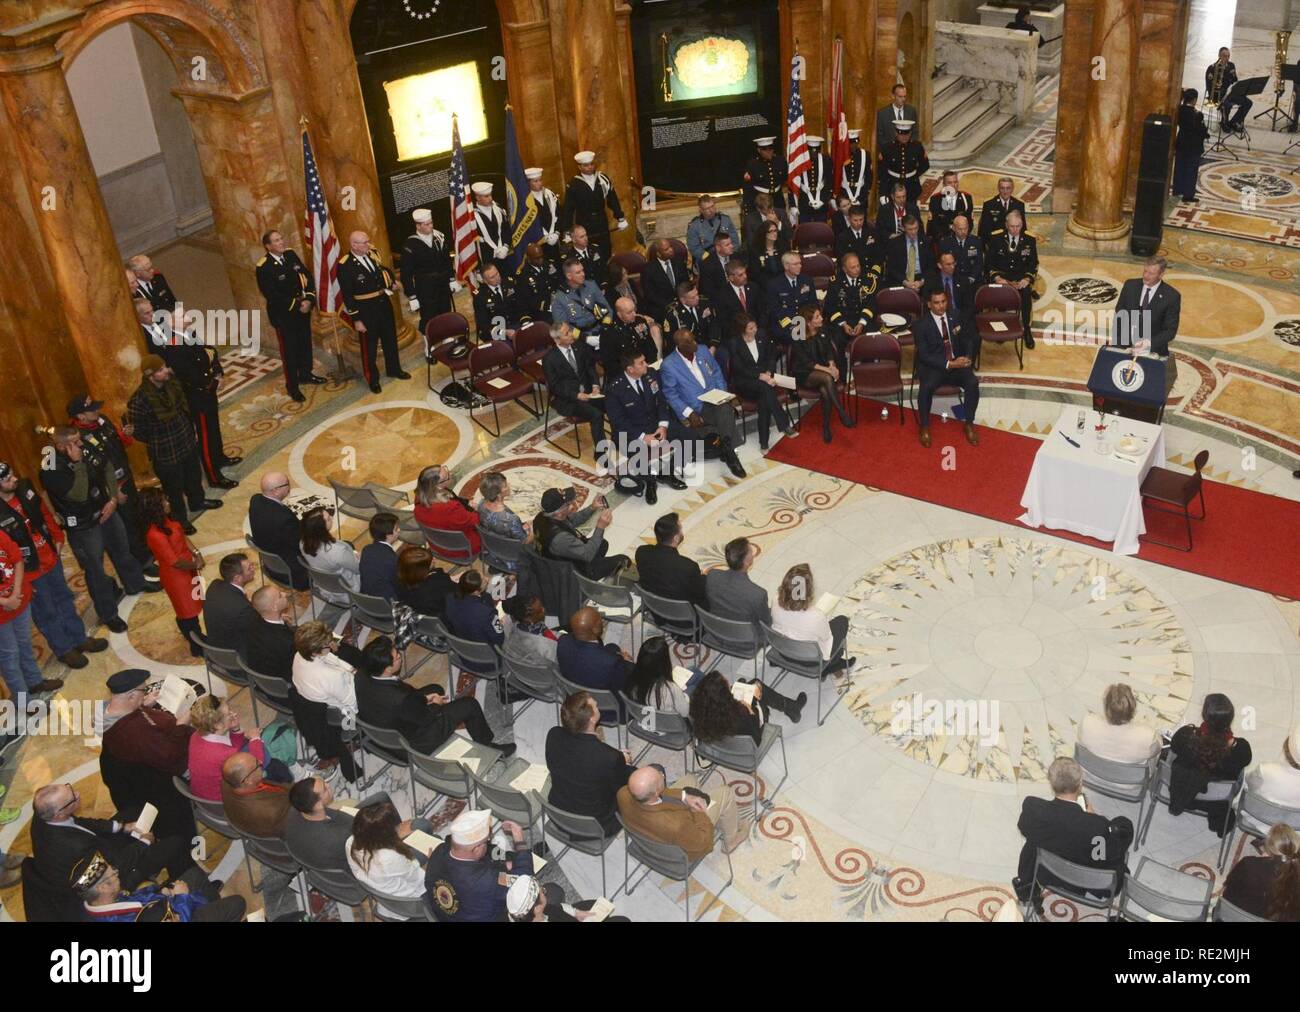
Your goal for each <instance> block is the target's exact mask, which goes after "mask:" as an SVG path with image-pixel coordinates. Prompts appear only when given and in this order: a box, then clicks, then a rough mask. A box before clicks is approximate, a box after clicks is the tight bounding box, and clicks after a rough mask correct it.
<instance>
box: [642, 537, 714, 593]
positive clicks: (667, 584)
mask: <svg viewBox="0 0 1300 1012" xmlns="http://www.w3.org/2000/svg"><path fill="white" fill-rule="evenodd" d="M636 568H637V572H638V573H639V574H640V577H639V580H638V582H639V583H640V585H641V586H642V587H644V588H645V589H646V590H648V591H650V593H652V594H657V595H659V596H660V597H667V598H671V599H672V600H674V601H690V602H691V604H698V605H699V606H700V607H701V608H707V607H708V606H709V599H708V597H707V596H706V595H705V591H704V576H703V574H702V573H701V572H700V565H699V563H698V562H696V561H695V560H694V559H688V558H686V556H684V555H682V554H681V553H680V552H679V551H677V549H676V548H673V547H671V546H669V545H642V546H641V547H640V548H638V549H637V550H636Z"/></svg>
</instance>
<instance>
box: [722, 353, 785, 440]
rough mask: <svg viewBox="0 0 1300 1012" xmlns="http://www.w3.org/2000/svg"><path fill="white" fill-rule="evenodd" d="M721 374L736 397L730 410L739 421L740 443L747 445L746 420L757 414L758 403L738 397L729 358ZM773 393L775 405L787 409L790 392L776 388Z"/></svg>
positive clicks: (747, 427) (747, 425) (747, 430)
mask: <svg viewBox="0 0 1300 1012" xmlns="http://www.w3.org/2000/svg"><path fill="white" fill-rule="evenodd" d="M722 372H723V375H724V376H726V379H727V389H728V390H730V391H731V392H732V393H733V394H735V395H736V399H735V400H734V401H732V402H731V404H732V410H733V411H735V413H736V416H737V417H738V418H739V419H740V441H741V442H742V443H747V442H749V424H748V418H749V416H750V415H757V414H758V401H753V400H749V399H748V398H746V397H742V396H741V395H740V392H739V391H738V390H737V389H736V388H735V387H733V386H732V385H731V357H730V356H728V357H727V358H726V359H724V362H723V366H722ZM775 393H776V403H777V404H780V405H781V406H782V407H787V406H788V405H789V403H790V391H789V390H786V389H785V388H783V387H777V388H776V389H775ZM787 410H788V407H787Z"/></svg>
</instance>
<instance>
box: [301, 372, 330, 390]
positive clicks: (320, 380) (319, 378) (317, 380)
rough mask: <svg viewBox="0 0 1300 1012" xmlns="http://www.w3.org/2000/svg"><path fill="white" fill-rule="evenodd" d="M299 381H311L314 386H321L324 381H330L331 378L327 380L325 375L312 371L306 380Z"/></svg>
mask: <svg viewBox="0 0 1300 1012" xmlns="http://www.w3.org/2000/svg"><path fill="white" fill-rule="evenodd" d="M299 382H301V383H310V384H311V385H312V386H314V387H315V386H320V385H321V384H322V383H328V382H329V380H327V379H326V378H325V377H324V376H317V375H316V374H315V373H312V374H311V375H310V376H308V377H307V378H306V379H305V380H300V381H299Z"/></svg>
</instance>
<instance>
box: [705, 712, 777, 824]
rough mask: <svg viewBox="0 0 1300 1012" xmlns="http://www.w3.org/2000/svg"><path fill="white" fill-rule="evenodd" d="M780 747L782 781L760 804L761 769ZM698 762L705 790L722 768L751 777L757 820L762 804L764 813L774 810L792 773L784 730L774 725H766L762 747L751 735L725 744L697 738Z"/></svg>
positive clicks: (737, 735) (744, 735)
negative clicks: (706, 785) (780, 793)
mask: <svg viewBox="0 0 1300 1012" xmlns="http://www.w3.org/2000/svg"><path fill="white" fill-rule="evenodd" d="M777 744H779V745H780V746H781V779H780V780H778V781H777V782H776V786H775V787H773V788H772V790H771V791H769V792H768V795H767V797H765V798H763V800H762V801H761V802H760V801H759V798H758V767H759V765H760V764H761V763H762V762H763V759H764V758H765V757H766V756H767V754H768V753H769V752H770V751H772V746H774V745H777ZM695 760H696V762H698V763H699V764H700V769H702V770H704V776H703V777H701V778H700V787H701V789H702V788H703V787H704V782H705V781H706V780H708V779H709V777H710V776H711V775H712V773H713V771H714V769H715V768H717V767H718V766H721V767H723V768H724V769H729V770H733V771H735V772H736V773H748V774H749V776H750V780H751V782H752V787H751V791H750V795H749V796H750V797H751V798H753V799H754V805H755V808H754V813H755V817H756V818H757V814H758V806H759V805H760V804H761V805H762V807H763V808H764V809H770V808H771V807H772V799H773V798H774V797H776V792H777V791H779V790H780V789H781V785H782V784H784V783H785V781H786V777H788V776H789V775H790V769H789V767H788V766H787V765H786V762H785V736H784V735H782V734H781V728H780V727H778V726H777V725H776V724H771V723H769V724H766V725H764V727H763V740H762V741H761V742H759V743H755V742H754V739H753V738H752V737H751V736H750V735H747V734H734V735H732V736H731V737H730V738H724V739H722V741H700V739H699V738H696V739H695ZM706 763H708V764H710V765H708V767H707V768H706V767H705V764H706Z"/></svg>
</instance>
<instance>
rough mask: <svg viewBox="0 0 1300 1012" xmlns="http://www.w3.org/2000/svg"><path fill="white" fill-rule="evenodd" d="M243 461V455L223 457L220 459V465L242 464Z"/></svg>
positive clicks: (232, 465)
mask: <svg viewBox="0 0 1300 1012" xmlns="http://www.w3.org/2000/svg"><path fill="white" fill-rule="evenodd" d="M243 462H244V458H243V457H226V458H225V459H223V460H222V461H221V466H222V467H234V466H235V465H237V464H242V463H243Z"/></svg>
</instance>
